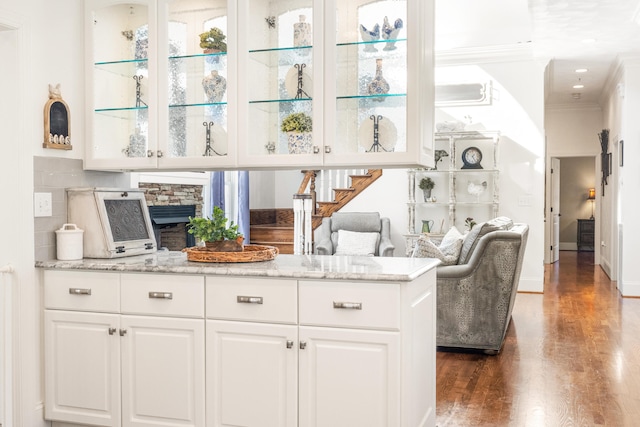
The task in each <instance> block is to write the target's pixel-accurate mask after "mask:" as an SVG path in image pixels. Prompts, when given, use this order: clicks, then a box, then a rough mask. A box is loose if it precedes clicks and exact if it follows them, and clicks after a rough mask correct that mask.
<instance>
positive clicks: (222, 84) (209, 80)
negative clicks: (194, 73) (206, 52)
mask: <svg viewBox="0 0 640 427" xmlns="http://www.w3.org/2000/svg"><path fill="white" fill-rule="evenodd" d="M202 87H203V88H204V93H205V94H206V95H207V99H208V100H209V102H210V103H214V102H220V101H222V98H223V97H224V94H225V92H226V90H227V80H226V79H225V78H224V77H222V76H221V75H220V74H218V71H217V70H213V71H211V74H210V75H208V76H205V78H203V79H202Z"/></svg>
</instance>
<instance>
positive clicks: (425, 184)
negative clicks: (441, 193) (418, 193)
mask: <svg viewBox="0 0 640 427" xmlns="http://www.w3.org/2000/svg"><path fill="white" fill-rule="evenodd" d="M435 186H436V183H435V182H433V180H432V179H431V178H429V177H425V178H422V179H421V180H420V183H419V184H418V187H420V189H421V190H431V189H432V188H433V187H435Z"/></svg>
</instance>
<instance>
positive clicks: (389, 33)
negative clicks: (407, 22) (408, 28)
mask: <svg viewBox="0 0 640 427" xmlns="http://www.w3.org/2000/svg"><path fill="white" fill-rule="evenodd" d="M402 27H403V22H402V19H400V18H398V19H396V21H395V22H394V23H393V27H392V26H391V24H389V18H388V17H386V16H385V17H384V22H383V24H382V38H383V39H385V40H394V41H390V42H388V43H387V44H386V45H385V47H384V49H383V50H394V49H395V48H396V42H395V40H396V39H397V38H398V33H399V32H400V30H401V29H402Z"/></svg>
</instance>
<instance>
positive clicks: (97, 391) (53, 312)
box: [45, 270, 204, 427]
mask: <svg viewBox="0 0 640 427" xmlns="http://www.w3.org/2000/svg"><path fill="white" fill-rule="evenodd" d="M121 289H122V290H123V292H122V295H121V294H120V290H121ZM203 298H204V280H203V278H202V277H197V276H175V275H151V274H150V275H138V274H117V273H93V272H91V273H89V272H82V273H79V272H69V271H51V270H47V271H45V384H46V386H45V390H46V404H45V416H46V418H47V419H50V420H54V421H65V422H73V423H81V424H86V425H98V426H154V425H158V426H165V427H166V426H204V320H203V318H202V317H203V316H202V314H203V309H202V300H203ZM100 311H105V312H107V313H101V312H100ZM141 314H143V315H141Z"/></svg>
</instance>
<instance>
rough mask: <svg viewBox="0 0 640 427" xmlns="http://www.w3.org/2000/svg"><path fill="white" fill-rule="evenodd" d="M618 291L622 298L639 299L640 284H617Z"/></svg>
mask: <svg viewBox="0 0 640 427" xmlns="http://www.w3.org/2000/svg"><path fill="white" fill-rule="evenodd" d="M618 290H619V291H620V294H621V295H622V296H623V297H640V282H624V283H620V282H618Z"/></svg>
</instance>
